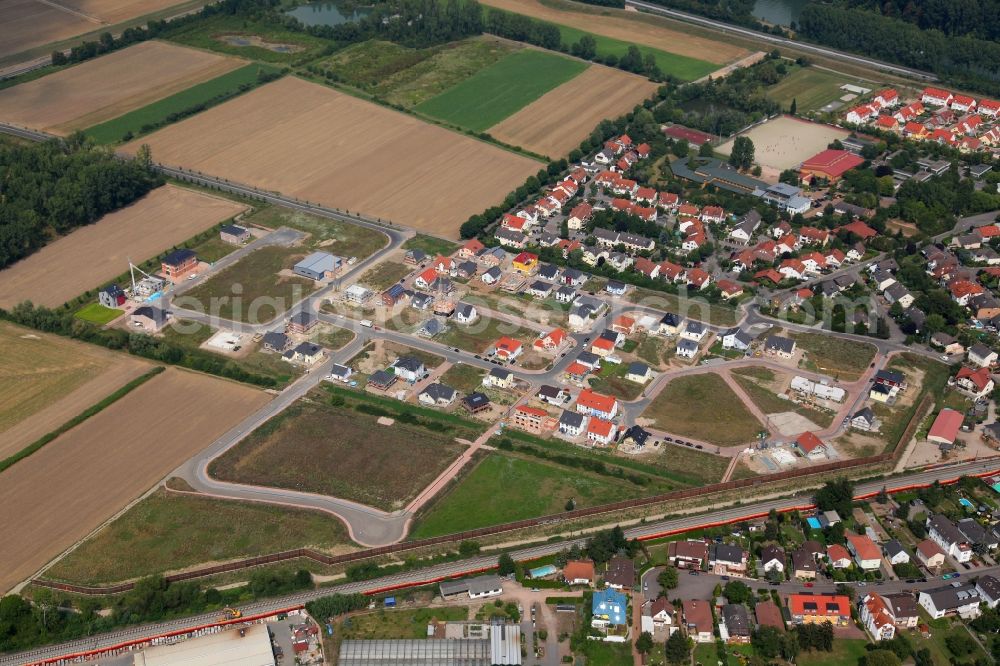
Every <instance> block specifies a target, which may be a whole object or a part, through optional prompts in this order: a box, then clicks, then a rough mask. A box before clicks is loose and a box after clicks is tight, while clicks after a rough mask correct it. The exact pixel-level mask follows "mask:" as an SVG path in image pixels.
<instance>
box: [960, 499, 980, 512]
mask: <svg viewBox="0 0 1000 666" xmlns="http://www.w3.org/2000/svg"><path fill="white" fill-rule="evenodd" d="M958 503H959V504H961V505H962V506H964V507H965V508H967V509H974V508H976V506H975V505H974V504H973V503H972V502H970V501H969V500H967V499H965V498H964V497H960V498H959V499H958Z"/></svg>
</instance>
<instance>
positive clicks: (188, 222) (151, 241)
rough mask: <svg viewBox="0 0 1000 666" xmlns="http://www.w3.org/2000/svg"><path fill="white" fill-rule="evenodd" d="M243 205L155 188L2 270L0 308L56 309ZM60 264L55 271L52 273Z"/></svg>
mask: <svg viewBox="0 0 1000 666" xmlns="http://www.w3.org/2000/svg"><path fill="white" fill-rule="evenodd" d="M245 209H246V206H244V205H242V204H238V203H236V202H234V201H230V200H229V199H222V198H219V197H214V196H211V195H208V194H202V193H201V192H195V191H194V190H189V189H186V188H182V187H175V186H173V185H165V186H163V187H159V188H157V189H155V190H153V191H152V192H150V193H149V194H147V195H146V196H144V197H143V198H142V199H139V200H138V201H136V202H135V203H133V204H132V205H131V206H128V207H127V208H123V209H121V210H117V211H115V212H114V213H111V214H110V215H105V216H104V217H103V218H101V219H100V220H98V221H97V222H96V223H94V224H91V225H89V226H86V227H80V228H79V229H77V230H75V231H73V232H72V233H70V234H69V235H67V236H63V237H62V238H60V239H59V240H57V241H55V242H53V243H49V244H48V245H46V246H45V247H44V248H42V249H41V250H39V251H38V252H35V253H34V254H32V255H31V256H29V257H27V258H26V259H22V260H21V261H19V262H17V263H16V264H14V265H13V266H10V267H8V268H6V269H4V270H3V271H0V307H4V308H9V307H13V306H14V305H17V304H18V303H20V302H21V301H24V300H30V301H32V302H34V303H35V305H44V306H47V307H55V306H57V305H62V304H63V303H65V302H66V301H68V300H70V299H71V298H73V297H74V296H77V295H79V294H81V293H82V292H84V291H87V290H88V289H94V288H96V287H101V286H104V285H103V284H102V283H103V282H104V281H106V280H110V279H112V278H114V277H116V276H118V275H121V274H122V273H124V272H126V271H128V260H129V258H131V259H132V261H133V262H135V263H140V262H142V261H143V260H146V259H149V258H150V257H154V256H156V255H157V254H159V253H161V252H163V251H165V250H168V249H170V248H171V247H173V246H174V245H176V244H177V243H180V242H182V241H185V240H187V239H188V238H190V237H192V236H194V235H196V234H198V233H199V232H202V231H204V230H205V229H208V228H209V227H211V226H212V225H215V224H218V223H219V222H223V221H224V220H227V219H229V218H231V217H233V216H235V215H237V214H238V213H240V212H242V211H243V210H245ZM53 266H58V267H59V270H53Z"/></svg>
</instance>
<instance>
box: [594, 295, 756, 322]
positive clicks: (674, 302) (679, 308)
mask: <svg viewBox="0 0 1000 666" xmlns="http://www.w3.org/2000/svg"><path fill="white" fill-rule="evenodd" d="M588 290H589V291H596V290H595V289H590V288H589V287H588ZM625 300H627V301H630V302H632V303H642V304H643V305H646V306H647V307H651V308H656V309H657V310H664V311H665V312H676V313H678V314H680V315H681V316H683V317H684V318H686V319H697V320H698V321H702V322H705V323H706V324H712V325H713V326H735V325H736V321H737V310H736V308H734V307H732V306H729V305H723V304H721V303H709V302H708V301H704V300H700V299H698V298H687V297H685V298H681V297H680V296H678V295H677V294H671V293H668V292H666V291H657V290H655V289H646V288H644V287H636V288H635V289H629V290H628V291H627V292H625Z"/></svg>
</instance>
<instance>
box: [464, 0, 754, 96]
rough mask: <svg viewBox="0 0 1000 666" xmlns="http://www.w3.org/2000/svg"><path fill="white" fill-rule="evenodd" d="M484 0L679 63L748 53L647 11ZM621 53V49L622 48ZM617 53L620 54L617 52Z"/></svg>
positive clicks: (571, 38) (572, 37) (568, 37)
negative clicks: (670, 24) (648, 50)
mask: <svg viewBox="0 0 1000 666" xmlns="http://www.w3.org/2000/svg"><path fill="white" fill-rule="evenodd" d="M483 4H485V5H489V6H491V7H497V8H498V9H503V10H506V11H509V12H515V13H518V14H526V15H528V16H532V17H534V18H538V19H543V20H545V21H551V22H552V23H556V24H558V25H560V26H566V27H567V28H571V29H575V30H576V31H585V32H587V33H593V34H594V35H598V36H601V37H606V38H609V39H611V40H615V41H617V42H619V43H623V44H626V47H627V45H628V44H635V45H637V46H639V47H650V48H653V49H657V50H659V51H661V52H663V53H666V54H674V55H677V56H681V58H680V59H679V61H678V62H679V63H681V64H686V63H691V64H694V63H702V65H703V66H704V63H706V62H707V63H713V64H715V65H723V64H726V63H729V62H732V61H733V60H738V59H739V58H742V57H744V56H746V55H749V52H748V51H747V50H746V49H743V48H740V47H738V46H733V45H732V44H727V43H726V42H720V41H716V40H713V39H706V38H704V37H697V36H695V35H691V34H687V33H685V32H682V31H680V30H677V29H673V28H670V27H667V26H665V25H662V24H661V23H660V22H659V21H658V20H657V19H656V18H655V17H652V16H649V15H648V14H640V13H637V12H626V11H624V10H618V9H609V8H606V7H600V8H597V7H588V6H586V5H575V4H573V3H558V4H557V3H552V2H545V3H543V2H541V0H486V1H485V2H484V3H483ZM582 34H583V33H582V32H580V33H579V34H573V33H567V32H565V31H564V32H563V41H566V42H567V43H573V42H575V41H577V40H579V37H580V36H582ZM610 46H612V44H611V43H605V44H604V45H603V46H602V43H601V40H598V53H599V54H603V52H602V48H609V47H610ZM622 53H624V49H623V50H622ZM616 55H620V54H617V53H616ZM658 62H659V60H658ZM667 65H668V67H664V65H663V64H661V65H660V67H661V69H663V70H664V71H665V72H667V73H670V68H669V63H667ZM715 69H718V67H708V68H707V69H704V70H699V71H689V72H688V76H686V77H681V78H698V77H700V76H704V75H705V74H708V73H710V72H712V71H714V70H715ZM677 76H680V74H677Z"/></svg>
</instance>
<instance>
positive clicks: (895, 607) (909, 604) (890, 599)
mask: <svg viewBox="0 0 1000 666" xmlns="http://www.w3.org/2000/svg"><path fill="white" fill-rule="evenodd" d="M882 598H883V599H885V601H886V606H887V607H888V608H889V611H890V612H891V613H892V616H893V617H895V618H896V619H897V620H898V619H900V618H904V617H917V615H919V612H918V611H917V600H916V599H914V598H913V595H912V594H907V593H905V592H898V593H896V594H885V595H882Z"/></svg>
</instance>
